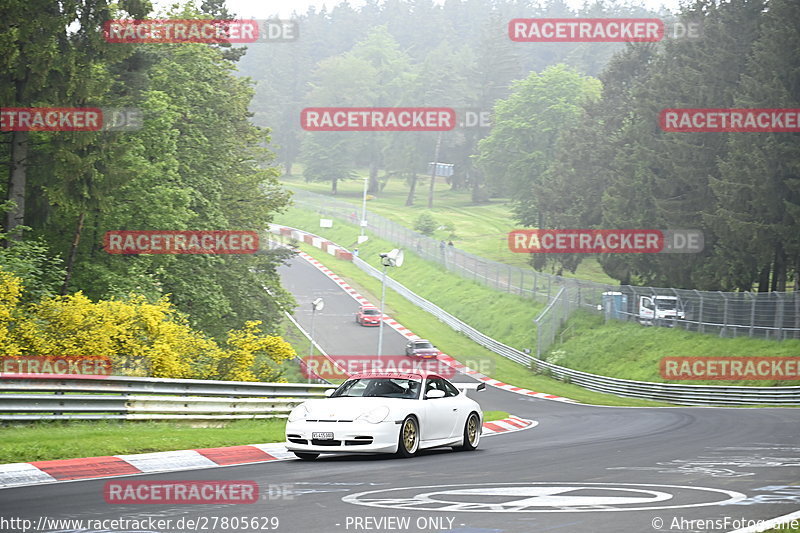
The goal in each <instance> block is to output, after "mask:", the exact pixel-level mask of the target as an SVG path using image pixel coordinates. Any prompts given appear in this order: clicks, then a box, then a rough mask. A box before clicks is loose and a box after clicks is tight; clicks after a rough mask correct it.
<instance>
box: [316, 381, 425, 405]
mask: <svg viewBox="0 0 800 533" xmlns="http://www.w3.org/2000/svg"><path fill="white" fill-rule="evenodd" d="M421 389H422V387H421V382H420V380H418V379H408V378H360V379H351V380H349V381H346V382H344V383H342V384H341V385H340V386H339V388H338V389H336V391H335V392H334V393H333V394H331V396H330V397H331V398H354V397H356V398H357V397H364V398H367V397H381V398H406V399H409V400H416V399H417V398H419V392H420V390H421Z"/></svg>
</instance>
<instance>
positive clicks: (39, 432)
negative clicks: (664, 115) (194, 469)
mask: <svg viewBox="0 0 800 533" xmlns="http://www.w3.org/2000/svg"><path fill="white" fill-rule="evenodd" d="M507 417H508V413H507V412H505V411H486V412H484V420H485V421H486V422H490V421H492V420H501V419H503V418H507ZM193 426H194V427H193ZM285 427H286V421H285V420H284V419H274V420H235V421H231V422H223V423H219V422H208V423H204V422H195V423H191V424H189V423H187V422H181V423H177V422H131V421H124V422H116V421H97V422H90V421H86V422H83V421H65V422H36V423H32V424H18V425H13V426H3V427H0V464H5V463H18V462H30V461H47V460H51V459H75V458H79V457H97V456H104V455H120V454H133V453H148V452H164V451H171V450H188V449H195V448H214V447H221V446H239V445H242V444H263V443H268V442H283V441H284V436H285V431H284V429H285Z"/></svg>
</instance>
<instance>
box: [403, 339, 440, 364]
mask: <svg viewBox="0 0 800 533" xmlns="http://www.w3.org/2000/svg"><path fill="white" fill-rule="evenodd" d="M406 355H407V356H409V357H421V358H422V359H433V358H435V357H436V356H437V355H439V350H437V349H436V347H435V346H434V345H433V344H431V341H429V340H426V339H415V340H412V341H408V344H406Z"/></svg>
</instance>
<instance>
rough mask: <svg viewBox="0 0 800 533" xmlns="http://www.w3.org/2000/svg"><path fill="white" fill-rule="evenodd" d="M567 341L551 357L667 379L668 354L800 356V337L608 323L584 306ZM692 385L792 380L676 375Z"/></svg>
mask: <svg viewBox="0 0 800 533" xmlns="http://www.w3.org/2000/svg"><path fill="white" fill-rule="evenodd" d="M568 325H569V330H567V331H566V333H565V338H564V342H563V343H561V344H559V345H557V346H554V347H552V348H551V350H550V352H549V353H548V354H547V356H546V359H547V360H548V361H550V362H552V363H555V364H557V365H561V366H566V367H568V368H574V369H577V370H582V371H584V372H592V373H594V374H601V375H604V376H611V377H619V378H625V379H635V380H639V381H655V382H659V383H667V382H669V380H666V379H664V378H662V377H661V373H660V368H659V363H660V361H661V359H662V358H664V357H728V356H733V357H745V356H748V357H789V356H794V357H797V356H800V340H785V341H781V342H777V341H771V340H763V339H753V338H748V337H738V338H720V337H718V336H716V335H706V334H702V333H696V332H690V331H686V330H683V329H677V328H676V329H671V328H661V327H642V326H640V325H638V324H635V323H630V322H617V321H610V322H608V323H607V324H605V323H603V318H602V317H601V316H598V315H594V314H590V313H586V312H581V313H576V314H575V315H573V317H572V318H571V319H570V321H569V323H568ZM672 382H673V383H689V384H693V385H697V384H706V385H737V386H759V387H773V386H788V385H794V386H797V385H798V384H799V382H798V381H796V380H795V381H787V380H758V381H755V380H752V381H746V380H740V381H725V380H692V381H678V382H676V381H672Z"/></svg>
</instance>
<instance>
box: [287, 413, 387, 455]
mask: <svg viewBox="0 0 800 533" xmlns="http://www.w3.org/2000/svg"><path fill="white" fill-rule="evenodd" d="M315 432H331V433H333V441H317V440H313V439H312V438H311V434H312V433H315ZM399 432H400V424H398V423H396V422H395V421H394V420H385V421H383V422H379V423H378V424H370V423H369V422H307V421H305V420H300V421H297V422H287V423H286V443H285V445H286V449H287V450H289V451H290V452H313V453H394V452H396V451H397V441H398V438H399V435H400V433H399Z"/></svg>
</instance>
